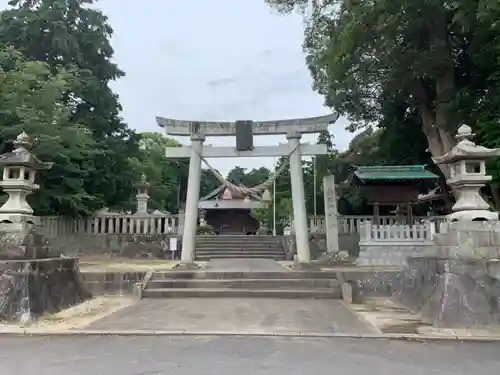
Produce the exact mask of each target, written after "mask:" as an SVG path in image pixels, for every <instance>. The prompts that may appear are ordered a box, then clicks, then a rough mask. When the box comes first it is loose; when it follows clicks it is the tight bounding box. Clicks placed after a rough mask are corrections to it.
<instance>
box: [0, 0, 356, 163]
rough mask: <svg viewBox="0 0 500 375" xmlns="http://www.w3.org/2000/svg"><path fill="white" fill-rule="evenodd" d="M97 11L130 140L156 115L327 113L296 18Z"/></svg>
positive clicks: (117, 2)
mask: <svg viewBox="0 0 500 375" xmlns="http://www.w3.org/2000/svg"><path fill="white" fill-rule="evenodd" d="M0 2H1V4H3V5H4V7H5V6H6V4H7V0H0ZM97 6H98V7H99V8H100V9H102V10H103V12H104V13H105V14H106V15H107V16H108V17H109V22H110V24H111V26H112V27H113V29H114V31H115V33H114V37H113V39H112V44H113V47H114V49H115V59H116V62H117V63H118V65H119V66H120V68H121V69H123V70H124V71H125V73H126V76H125V77H124V78H122V79H120V80H119V81H118V82H116V83H114V84H113V86H114V89H115V90H116V91H117V92H118V94H119V95H120V101H121V104H122V106H123V117H124V119H125V121H126V122H127V123H128V124H129V126H130V127H132V128H134V129H136V130H137V131H139V132H141V131H161V128H158V127H157V125H156V121H155V116H163V117H170V118H175V119H181V120H213V121H217V120H220V121H233V120H247V119H249V120H274V119H287V118H296V117H310V116H318V115H323V114H326V113H328V109H326V108H324V107H323V98H322V97H320V96H318V95H317V94H316V93H315V92H314V91H313V90H312V88H311V83H312V81H311V78H310V76H309V72H308V70H307V67H306V66H305V60H304V54H303V52H302V40H303V27H304V26H303V19H302V17H301V16H300V15H288V16H281V15H278V14H277V13H276V12H275V11H273V10H271V9H270V8H269V7H268V6H267V5H266V4H265V2H264V0H189V1H181V0H149V1H143V2H139V1H136V0H100V1H99V2H98V3H97ZM345 126H346V121H345V120H343V119H340V120H339V121H337V123H336V124H334V125H333V126H331V132H332V133H333V134H334V135H335V143H336V145H337V147H338V148H341V149H343V148H345V147H346V146H347V144H348V142H349V140H350V138H351V136H350V134H349V133H348V132H346V131H345V130H344V128H345ZM303 139H304V141H306V142H312V141H314V139H315V137H314V136H313V135H306V136H304V137H303ZM178 140H180V141H181V142H182V143H187V142H188V140H183V139H179V138H178ZM285 141H286V140H285V137H284V136H283V137H280V136H271V137H263V136H260V137H257V138H256V140H255V142H254V144H256V145H272V144H276V143H279V142H285ZM207 143H210V144H213V145H233V144H235V140H234V138H210V139H209V140H208V142H207ZM272 163H273V160H272V158H269V159H264V158H260V159H258V158H255V159H250V158H249V159H246V158H245V159H243V158H240V159H227V160H226V159H217V160H212V162H211V164H212V165H214V166H215V167H217V168H220V170H221V171H222V172H227V171H229V170H230V169H231V168H232V167H234V166H236V165H239V166H242V167H245V168H252V167H259V166H262V165H264V166H268V167H269V166H271V165H272Z"/></svg>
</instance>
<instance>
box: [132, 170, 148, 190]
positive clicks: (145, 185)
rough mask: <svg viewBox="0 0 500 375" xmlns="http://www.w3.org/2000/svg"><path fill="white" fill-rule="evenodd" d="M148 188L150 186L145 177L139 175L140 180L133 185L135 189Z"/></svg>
mask: <svg viewBox="0 0 500 375" xmlns="http://www.w3.org/2000/svg"><path fill="white" fill-rule="evenodd" d="M150 186H151V184H150V183H149V182H148V181H147V180H146V175H145V174H144V173H143V174H141V180H140V181H139V182H138V183H137V184H135V187H137V188H148V187H150Z"/></svg>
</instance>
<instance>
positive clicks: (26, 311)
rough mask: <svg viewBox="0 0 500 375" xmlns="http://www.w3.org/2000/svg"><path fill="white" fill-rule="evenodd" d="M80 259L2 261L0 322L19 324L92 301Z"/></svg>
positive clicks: (0, 264) (0, 266) (0, 273)
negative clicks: (83, 276) (81, 269)
mask: <svg viewBox="0 0 500 375" xmlns="http://www.w3.org/2000/svg"><path fill="white" fill-rule="evenodd" d="M90 297H91V294H90V293H89V292H88V291H87V290H86V288H85V286H84V284H83V283H82V281H81V279H80V275H79V271H78V259H75V258H69V259H68V258H55V259H54V258H52V259H51V258H49V259H40V260H5V261H0V319H2V320H5V321H19V320H26V319H31V318H36V317H38V316H41V315H43V314H45V313H55V312H58V311H60V310H62V309H65V308H68V307H70V306H73V305H76V304H78V303H81V302H83V301H84V300H86V299H87V298H90Z"/></svg>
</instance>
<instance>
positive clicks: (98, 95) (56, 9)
mask: <svg viewBox="0 0 500 375" xmlns="http://www.w3.org/2000/svg"><path fill="white" fill-rule="evenodd" d="M93 3H94V1H92V0H12V1H10V2H9V5H11V8H10V9H8V10H5V11H3V12H1V13H0V45H4V46H13V47H14V48H16V49H17V50H19V51H20V52H21V53H22V54H23V55H24V56H25V57H26V59H27V60H32V61H41V62H44V63H46V64H47V66H48V67H49V69H50V72H51V73H52V74H54V75H57V74H59V73H60V72H64V71H71V72H72V74H73V76H74V79H73V80H72V81H71V84H70V85H67V86H66V87H65V90H64V92H62V93H61V94H62V100H60V102H61V105H63V106H65V107H68V108H70V113H69V121H68V126H69V125H71V126H77V125H78V126H84V127H85V128H86V129H88V131H89V132H90V134H91V137H92V139H93V142H94V145H93V148H94V150H99V151H98V152H91V153H89V154H88V155H87V157H86V158H85V160H80V159H77V158H71V159H70V160H69V162H68V163H69V165H71V168H75V169H78V170H85V173H84V174H82V175H80V176H79V177H80V178H81V179H83V185H82V187H83V191H84V192H85V195H86V196H90V197H92V199H87V200H85V203H84V205H83V206H79V205H78V204H77V202H75V203H74V204H73V203H67V204H65V205H61V206H60V207H58V205H57V204H56V205H55V206H53V207H52V210H53V211H54V212H58V213H60V214H77V213H82V212H91V211H93V210H95V209H97V208H100V207H102V206H108V207H111V208H112V207H117V206H120V205H122V204H123V203H124V202H127V201H129V199H130V196H131V195H132V194H133V183H134V181H135V178H136V173H134V171H133V170H132V168H130V165H129V159H130V158H131V157H137V155H138V147H137V139H136V137H135V134H134V133H133V132H132V131H131V130H130V129H129V128H128V127H127V126H126V124H124V123H123V122H122V120H121V118H120V116H119V112H120V110H121V107H120V105H119V103H118V97H117V95H116V94H114V93H113V92H112V90H111V89H110V87H109V83H110V82H111V81H112V80H115V79H117V78H119V77H121V76H123V74H124V73H123V72H122V71H121V70H119V69H118V67H117V66H116V64H115V63H113V62H112V61H111V60H112V58H113V49H112V47H111V45H110V42H109V39H110V36H111V34H112V29H111V27H110V25H109V24H108V22H107V18H106V17H105V16H104V15H103V14H102V13H101V12H100V11H99V10H97V9H95V8H91V7H90V6H91V5H92V4H93ZM56 173H57V170H54V171H53V172H51V176H52V177H49V178H53V179H54V180H57V179H58V178H59V179H61V178H62V176H60V177H57V176H56ZM80 194H84V193H83V192H80ZM82 202H83V201H82ZM56 203H57V202H56Z"/></svg>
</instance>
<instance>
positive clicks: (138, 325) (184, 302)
mask: <svg viewBox="0 0 500 375" xmlns="http://www.w3.org/2000/svg"><path fill="white" fill-rule="evenodd" d="M85 328H86V329H92V330H94V329H95V330H103V331H106V330H156V331H160V330H165V331H169V330H184V331H186V332H191V333H192V332H196V333H201V332H205V333H216V332H223V333H238V332H245V333H254V334H263V333H266V334H270V333H290V334H297V333H298V332H300V333H327V334H331V333H349V334H363V333H364V334H370V333H375V332H376V330H375V329H374V328H372V326H371V325H369V324H367V323H365V322H363V321H361V320H360V319H359V318H358V317H357V316H356V315H355V314H353V313H352V312H351V311H350V310H349V309H347V308H346V307H345V306H344V304H343V303H342V301H339V300H321V299H317V300H314V299H265V298H264V299H259V298H201V299H200V298H180V299H174V298H172V299H145V300H142V301H140V302H139V303H138V304H137V305H135V306H131V307H127V308H125V309H122V310H120V311H118V312H116V313H114V314H112V315H110V316H108V317H106V318H104V319H102V320H100V321H98V322H95V323H92V324H90V325H89V326H87V327H85Z"/></svg>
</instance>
